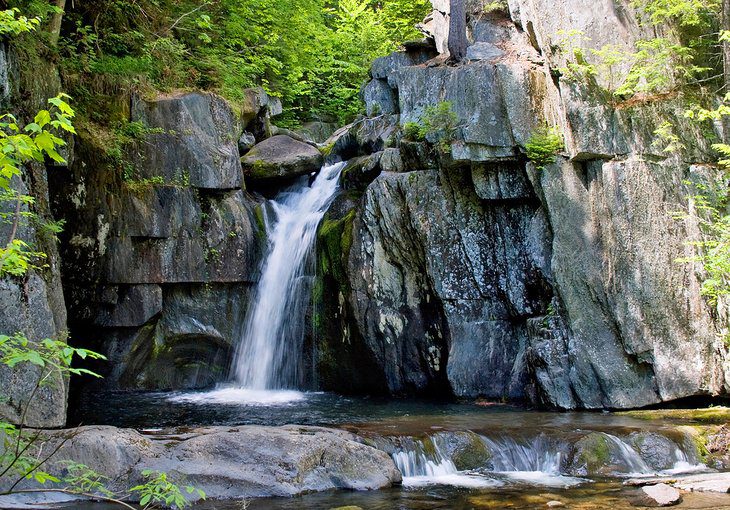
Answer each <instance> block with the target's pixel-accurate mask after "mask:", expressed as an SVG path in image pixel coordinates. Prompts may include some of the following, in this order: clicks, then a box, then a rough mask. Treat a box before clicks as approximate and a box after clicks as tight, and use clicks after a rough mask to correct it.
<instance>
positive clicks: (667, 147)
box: [653, 122, 684, 154]
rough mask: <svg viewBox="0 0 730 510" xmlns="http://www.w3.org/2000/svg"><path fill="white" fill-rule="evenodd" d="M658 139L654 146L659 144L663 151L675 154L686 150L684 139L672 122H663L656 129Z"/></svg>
mask: <svg viewBox="0 0 730 510" xmlns="http://www.w3.org/2000/svg"><path fill="white" fill-rule="evenodd" d="M654 134H655V135H656V139H655V140H654V142H653V145H654V146H659V148H660V149H661V151H662V152H664V153H666V154H673V153H676V152H680V151H682V150H684V145H682V141H681V139H680V138H679V136H677V134H676V133H675V131H674V126H673V125H672V124H671V123H670V122H663V123H662V124H661V125H660V126H659V127H658V128H657V129H656V130H655V131H654Z"/></svg>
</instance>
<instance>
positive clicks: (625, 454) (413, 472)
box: [392, 432, 706, 488]
mask: <svg viewBox="0 0 730 510" xmlns="http://www.w3.org/2000/svg"><path fill="white" fill-rule="evenodd" d="M469 434H472V437H475V438H477V441H481V442H482V443H483V444H484V446H485V448H486V450H485V452H486V453H485V455H481V456H479V455H474V452H475V450H478V447H476V446H474V444H473V443H471V444H470V443H468V442H464V441H463V437H464V436H463V435H461V436H460V435H459V434H458V433H438V434H435V435H433V436H431V437H430V438H428V439H427V440H425V441H415V442H413V441H412V440H401V441H400V442H401V444H402V446H401V448H400V449H399V451H397V452H396V453H394V454H393V455H392V456H393V460H394V461H395V464H396V466H397V467H398V469H399V470H400V471H401V474H402V475H403V478H404V482H403V483H404V484H405V485H416V486H419V485H427V484H441V485H456V486H462V487H494V486H500V485H504V484H521V485H524V484H527V485H535V486H544V487H564V488H567V487H572V486H576V485H580V484H582V483H585V482H588V481H589V480H587V479H586V478H583V477H582V476H580V477H579V476H577V475H576V473H581V471H582V469H584V468H583V467H581V463H580V461H578V462H577V463H576V460H577V459H580V454H579V452H580V446H579V443H580V441H577V439H576V440H575V441H577V442H573V441H571V440H568V439H565V438H554V437H549V436H547V435H545V434H539V435H537V436H534V437H531V438H515V437H509V436H500V437H485V436H478V435H476V434H473V433H469ZM596 434H599V437H601V438H603V439H605V444H606V445H607V450H606V451H607V452H608V453H607V455H608V456H607V458H606V459H605V465H602V466H597V468H600V469H599V472H600V475H599V474H597V475H596V476H600V477H605V476H609V477H625V476H632V477H636V476H656V475H661V474H673V473H687V472H695V471H698V470H702V469H706V467H705V466H702V465H694V464H692V463H691V462H690V460H689V458H688V456H687V455H686V453H685V452H684V451H683V450H682V448H681V447H680V446H678V445H676V444H675V446H674V449H673V451H672V452H671V454H672V455H673V457H674V459H675V465H674V468H673V469H670V470H667V471H661V472H657V471H656V470H654V469H652V468H651V467H650V465H649V464H648V463H647V462H646V461H645V460H644V459H643V458H642V457H641V455H640V453H639V452H638V451H637V450H635V449H634V448H633V447H632V446H631V445H630V444H629V443H628V442H626V441H624V440H622V439H621V438H619V437H617V436H615V435H612V434H608V433H605V432H597V433H596ZM465 454H466V455H465ZM465 458H467V459H469V461H468V462H474V459H481V460H477V461H476V464H478V463H481V464H480V465H476V464H474V465H467V466H465V467H468V470H465V471H464V470H459V469H458V468H457V465H459V462H458V461H456V459H461V465H462V466H463V464H464V459H465ZM589 476H590V475H589Z"/></svg>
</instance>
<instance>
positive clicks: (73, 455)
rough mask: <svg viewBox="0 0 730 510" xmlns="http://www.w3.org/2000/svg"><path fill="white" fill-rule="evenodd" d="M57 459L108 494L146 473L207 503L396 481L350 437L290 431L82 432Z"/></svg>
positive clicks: (386, 460) (382, 460) (375, 453)
mask: <svg viewBox="0 0 730 510" xmlns="http://www.w3.org/2000/svg"><path fill="white" fill-rule="evenodd" d="M64 459H73V460H74V461H75V462H81V463H84V464H86V465H88V466H89V467H91V468H92V469H94V470H95V471H97V472H99V473H101V474H103V475H106V476H108V477H110V478H111V480H110V485H111V488H112V489H116V490H118V491H121V492H126V489H127V488H128V487H130V486H133V485H135V484H137V483H139V482H140V481H141V480H142V476H141V472H142V471H143V470H145V469H151V470H154V471H161V472H165V473H167V474H168V476H169V477H170V478H171V479H172V480H178V481H183V480H184V483H185V484H189V485H192V486H195V487H197V488H199V489H202V490H203V491H205V493H206V494H207V497H208V498H209V499H213V500H215V499H231V500H233V499H241V498H244V497H268V496H295V495H298V494H303V493H307V492H314V491H326V490H332V489H350V490H372V489H380V488H384V487H389V486H391V485H392V484H394V483H398V482H400V478H401V477H400V473H399V472H398V470H397V469H396V467H395V465H394V464H393V461H392V460H391V459H390V457H389V456H388V455H387V454H386V453H384V452H381V451H379V450H376V449H375V448H371V447H369V446H365V445H364V444H362V443H361V442H360V440H359V438H358V437H357V436H355V435H353V434H350V433H347V432H344V431H337V430H328V429H323V428H316V427H299V426H294V425H292V426H286V427H280V428H272V427H258V426H245V427H235V428H231V427H209V428H202V429H193V430H190V431H189V432H185V433H179V434H177V433H172V434H169V435H164V434H161V435H142V434H139V433H138V432H135V431H132V430H125V429H116V428H114V427H82V428H81V429H79V430H78V432H77V433H75V435H74V436H73V437H72V438H71V439H70V440H69V441H68V442H67V443H66V444H65V445H64V446H63V447H62V448H61V450H60V451H59V452H58V454H57V456H56V457H54V460H55V461H56V463H57V464H56V465H57V466H58V465H60V462H62V461H63V460H64ZM57 469H59V468H57ZM191 497H194V496H191Z"/></svg>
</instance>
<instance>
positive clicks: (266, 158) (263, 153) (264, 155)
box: [241, 135, 324, 182]
mask: <svg viewBox="0 0 730 510" xmlns="http://www.w3.org/2000/svg"><path fill="white" fill-rule="evenodd" d="M323 161H324V158H323V156H322V153H321V152H320V151H319V150H317V149H316V148H314V147H312V146H311V145H309V144H306V143H304V142H300V141H298V140H295V139H294V138H292V137H290V136H286V135H276V136H272V137H271V138H268V139H266V140H264V141H263V142H261V143H259V144H257V145H255V146H254V147H253V149H251V150H250V151H249V152H248V154H246V155H245V156H244V157H243V158H241V164H242V165H243V172H244V175H245V176H246V178H247V179H249V180H251V181H261V182H272V181H282V180H287V179H292V178H295V177H299V176H302V175H307V174H310V173H312V172H316V171H317V170H319V169H320V168H321V167H322V163H323Z"/></svg>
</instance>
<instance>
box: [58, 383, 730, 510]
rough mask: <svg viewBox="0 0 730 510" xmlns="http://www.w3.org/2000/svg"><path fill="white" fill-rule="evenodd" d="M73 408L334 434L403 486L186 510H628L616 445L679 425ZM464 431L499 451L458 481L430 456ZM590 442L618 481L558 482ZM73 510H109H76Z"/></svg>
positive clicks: (132, 406)
mask: <svg viewBox="0 0 730 510" xmlns="http://www.w3.org/2000/svg"><path fill="white" fill-rule="evenodd" d="M78 408H79V411H78V413H77V414H76V415H75V416H73V417H72V421H75V422H77V423H79V424H84V425H92V424H98V425H115V426H120V427H131V428H136V429H142V430H149V431H156V430H160V429H170V428H179V427H196V426H208V425H269V426H277V425H285V424H300V425H313V426H328V427H338V428H344V429H347V430H350V431H352V432H355V433H357V434H360V435H361V436H363V437H365V438H368V439H369V440H371V441H373V442H374V443H377V444H378V447H381V448H383V449H385V450H386V451H389V453H390V454H391V456H392V457H393V459H394V461H395V462H396V465H397V466H398V467H399V469H400V470H401V472H402V473H403V475H404V483H403V486H402V487H397V488H393V489H388V490H384V491H373V492H348V491H338V492H329V493H324V494H312V495H307V496H302V497H298V498H267V499H258V500H250V501H245V502H241V501H237V502H204V503H199V504H196V505H195V506H194V508H195V509H196V510H198V509H199V510H214V509H215V510H241V509H243V508H245V509H247V510H274V509H277V510H290V509H291V510H293V509H302V508H307V509H323V510H329V509H333V508H338V507H343V506H355V507H359V508H361V509H363V510H381V509H382V510H385V509H403V510H424V509H447V508H448V509H455V510H459V509H480V508H485V509H487V508H489V509H491V508H512V509H527V508H547V506H546V504H547V503H548V502H550V501H559V502H561V503H563V504H565V505H566V507H567V508H573V509H599V508H600V509H604V508H611V509H613V510H623V509H629V508H635V507H634V506H633V505H632V504H631V499H632V498H633V496H634V495H635V494H636V491H637V489H635V488H626V487H624V486H623V485H622V482H623V479H624V478H626V477H627V476H636V475H640V474H641V473H640V472H634V471H642V470H643V471H647V470H648V469H649V468H648V467H646V464H642V462H643V461H642V460H641V458H640V457H638V455H637V454H636V452H634V451H633V450H632V449H631V447H630V446H629V445H628V443H626V442H625V441H628V440H627V439H626V438H627V437H628V436H629V435H630V434H631V433H632V432H638V431H645V432H646V431H653V432H658V433H660V434H662V433H663V434H665V435H671V434H676V429H675V425H677V424H679V423H680V422H677V421H675V422H672V421H669V420H662V421H647V420H639V419H636V418H631V417H627V416H622V415H619V414H615V413H609V412H570V413H568V412H546V411H538V410H532V409H527V408H524V407H519V406H512V405H505V404H500V403H494V402H486V401H432V400H413V399H409V400H399V399H385V398H366V397H343V396H339V395H335V394H331V393H302V392H296V391H277V392H269V391H266V392H260V391H251V390H243V389H240V388H235V387H231V386H223V387H219V388H216V389H215V390H212V391H207V392H171V393H161V392H111V393H105V394H96V395H93V397H92V396H88V397H86V398H85V399H84V400H82V401H81V402H80V405H79V407H78ZM464 431H468V432H469V433H470V434H472V433H473V434H476V435H478V437H480V438H481V439H479V440H480V441H484V442H486V443H488V446H489V447H490V451H498V452H500V454H499V455H495V456H493V458H492V460H491V464H490V466H489V467H488V468H487V467H485V468H483V469H471V470H466V471H460V470H457V469H456V467H455V465H454V463H453V462H452V461H451V458H450V457H449V456H448V455H441V454H440V451H439V448H440V447H439V445H440V444H441V443H440V442H442V443H443V450H444V451H446V450H448V447H449V446H448V445H449V444H450V443H449V441H451V440H453V437H452V436H451V435H450V434H452V433H461V432H464ZM590 432H600V433H602V434H604V435H605V436H606V437H607V438H608V439H609V440H610V441H613V442H614V443H616V444H617V445H618V451H620V450H621V449H624V450H625V451H626V452H625V453H626V455H625V458H623V459H622V460H623V461H624V471H623V473H619V472H616V473H613V474H610V475H609V476H601V477H596V476H593V477H590V478H589V477H581V476H576V475H575V474H574V473H568V472H566V471H565V469H564V467H565V466H564V465H565V462H564V460H565V452H566V451H569V446H570V444H574V443H575V441H577V440H578V439H579V438H581V437H584V436H585V435H586V434H587V433H590ZM404 438H405V439H404ZM681 443H682V441H681V440H678V441H677V445H678V446H677V455H678V457H677V464H676V466H677V470H678V471H693V470H697V469H705V467H704V466H700V465H697V463H696V462H695V461H694V460H692V459H690V458H685V457H683V456H682V452H681V451H680V450H681ZM389 448H390V450H389ZM561 455H562V457H561ZM646 474H649V473H648V472H647V473H646ZM84 505H85V506H84ZM66 508H69V507H66ZM73 508H88V509H90V510H91V509H93V510H102V509H104V510H105V509H106V508H109V507H107V506H104V505H100V504H92V503H84V504H83V505H79V504H74V506H73ZM679 508H696V509H704V508H717V509H724V508H727V509H728V510H730V496H728V495H701V494H693V495H689V497H685V501H684V503H682V505H680V507H679Z"/></svg>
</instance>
